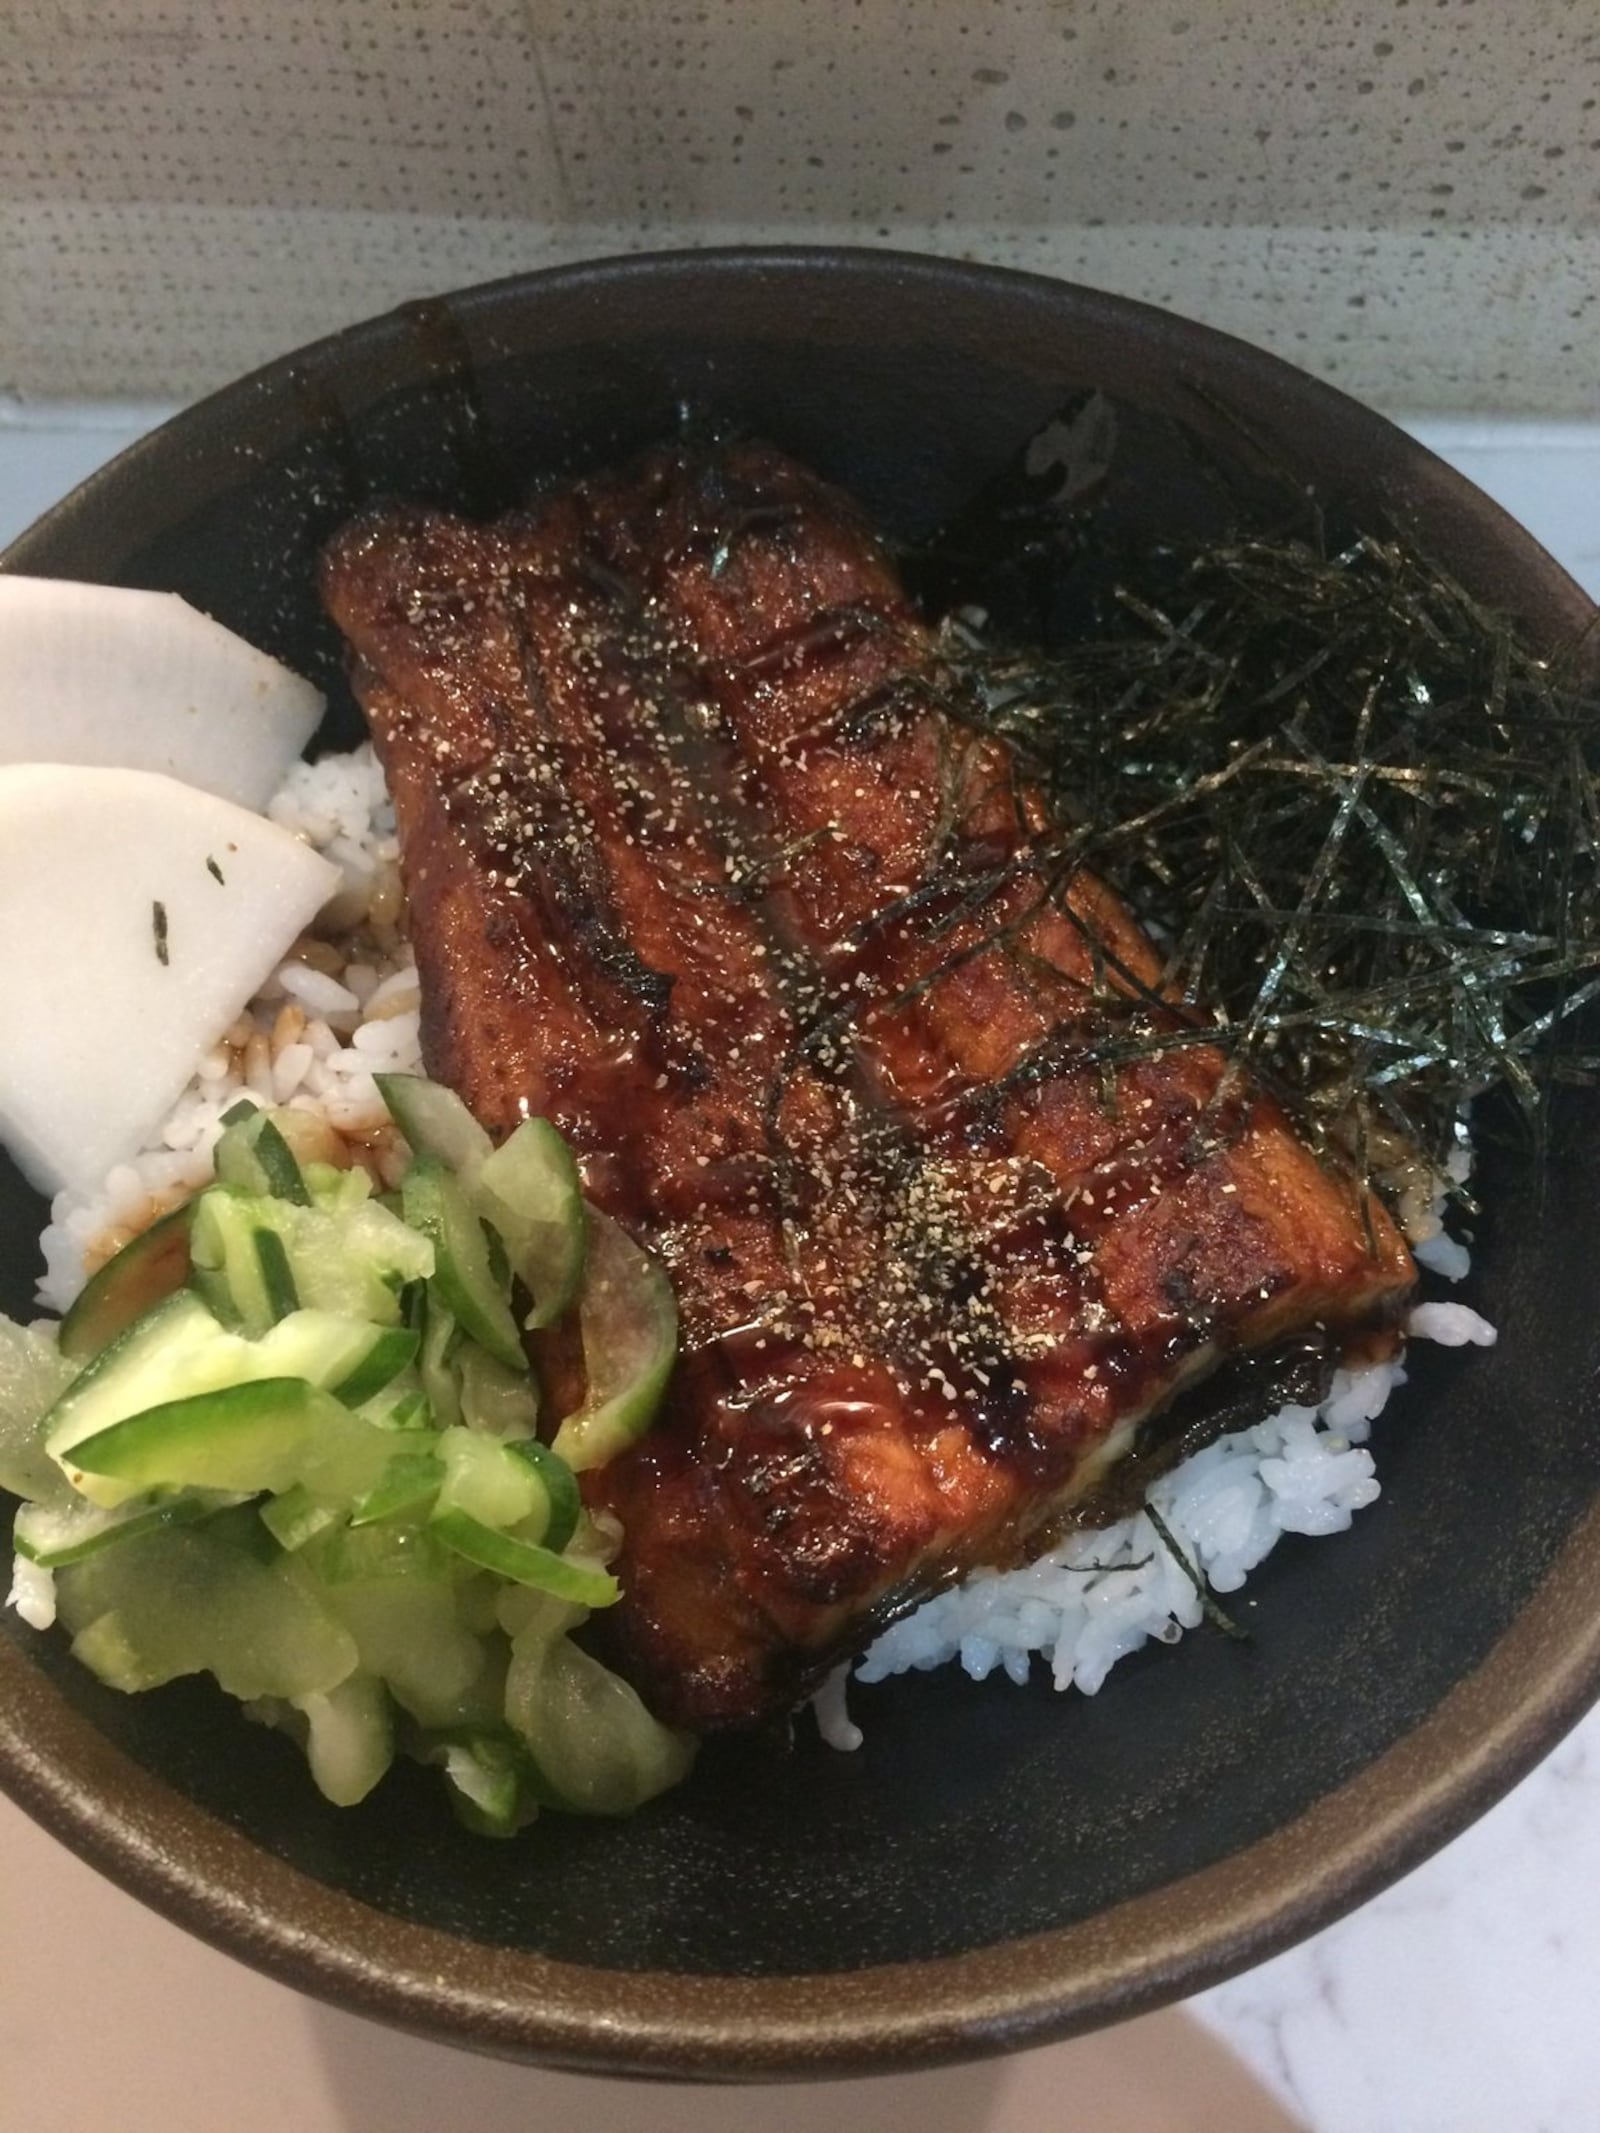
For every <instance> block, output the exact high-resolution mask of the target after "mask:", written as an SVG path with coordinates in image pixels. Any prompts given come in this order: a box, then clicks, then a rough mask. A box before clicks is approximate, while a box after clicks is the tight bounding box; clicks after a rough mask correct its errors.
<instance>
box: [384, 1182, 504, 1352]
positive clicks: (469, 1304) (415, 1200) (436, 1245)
mask: <svg viewBox="0 0 1600 2133" xmlns="http://www.w3.org/2000/svg"><path fill="white" fill-rule="evenodd" d="M400 1195H401V1202H402V1205H403V1206H404V1208H405V1217H406V1221H407V1222H408V1223H409V1224H410V1225H411V1227H412V1228H413V1229H414V1230H417V1231H419V1232H420V1233H421V1235H422V1236H424V1237H425V1238H426V1239H427V1240H428V1242H429V1243H430V1244H431V1245H432V1246H433V1257H434V1266H433V1287H434V1289H435V1290H436V1291H437V1293H438V1295H439V1297H440V1299H441V1301H442V1302H443V1303H444V1305H445V1308H446V1309H447V1310H448V1311H449V1312H450V1315H451V1316H452V1317H453V1318H454V1319H455V1320H456V1321H457V1322H458V1323H459V1325H460V1326H461V1328H462V1330H463V1331H464V1332H466V1333H467V1334H469V1335H470V1336H471V1337H472V1339H473V1340H475V1341H477V1343H478V1344H479V1346H480V1347H483V1348H486V1349H487V1350H488V1352H489V1353H490V1354H491V1355H492V1356H493V1357H494V1359H495V1361H496V1362H497V1363H500V1364H502V1365H503V1366H504V1368H505V1369H507V1370H511V1371H515V1372H517V1373H519V1374H521V1373H524V1372H526V1370H527V1368H528V1359H527V1357H526V1356H525V1355H524V1354H523V1352H522V1338H521V1335H520V1334H519V1333H518V1331H517V1322H516V1320H515V1318H513V1316H512V1315H511V1305H510V1303H509V1302H508V1300H507V1297H506V1285H505V1284H504V1283H502V1282H500V1281H497V1280H496V1278H495V1274H494V1269H493V1267H492V1266H491V1264H490V1258H489V1240H488V1238H487V1236H486V1235H485V1233H484V1227H483V1224H482V1222H481V1221H480V1220H479V1219H478V1216H477V1215H476V1214H475V1213H474V1211H473V1208H472V1203H471V1201H470V1200H469V1199H468V1197H467V1195H466V1193H465V1192H464V1191H463V1189H462V1188H461V1186H460V1185H459V1184H458V1183H457V1182H456V1180H455V1179H454V1178H453V1177H452V1176H451V1174H450V1172H449V1171H448V1170H447V1169H446V1168H445V1167H444V1165H443V1163H441V1162H440V1161H439V1159H438V1158H437V1157H436V1156H431V1155H419V1156H416V1157H415V1158H414V1159H413V1161H412V1164H411V1167H410V1169H409V1170H408V1171H407V1172H406V1174H405V1177H404V1179H403V1180H402V1182H401V1186H400Z"/></svg>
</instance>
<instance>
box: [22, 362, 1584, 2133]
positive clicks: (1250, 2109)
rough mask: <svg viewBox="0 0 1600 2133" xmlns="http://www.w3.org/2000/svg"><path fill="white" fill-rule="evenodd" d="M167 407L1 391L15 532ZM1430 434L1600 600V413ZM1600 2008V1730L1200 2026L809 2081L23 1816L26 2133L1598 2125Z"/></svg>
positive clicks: (1214, 2003)
mask: <svg viewBox="0 0 1600 2133" xmlns="http://www.w3.org/2000/svg"><path fill="white" fill-rule="evenodd" d="M156 413H157V411H156V410H152V409H142V408H141V409H127V408H66V409H34V410H29V409H25V408H17V407H15V406H7V405H3V404H0V545H3V543H4V542H5V541H6V540H8V539H9V538H10V537H11V536H12V535H13V534H14V533H15V532H16V531H18V530H19V529H20V528H21V527H22V526H23V525H25V524H27V523H28V521H29V520H30V519H31V518H33V517H34V516H35V515H37V513H38V512H40V511H41V510H43V509H44V508H46V506H47V505H48V504H49V503H51V502H52V501H53V500H54V499H55V498H56V497H57V496H59V495H60V494H62V493H63V492H64V491H65V490H66V489H67V488H69V487H71V486H72V485H73V483H75V482H76V481H78V480H81V479H82V478H83V476H84V475H85V474H86V473H88V472H89V471H91V469H92V468H93V467H94V466H96V465H97V464H99V463H100V461H101V460H103V459H104V458H106V457H108V456H109V455H110V454H111V453H112V452H114V451H116V450H118V449H120V448H121V446H122V445H123V444H124V443H126V442H128V441H129V440H130V439H131V438H132V437H133V436H134V435H136V434H138V432H139V431H140V430H141V429H142V428H144V427H146V426H147V425H148V423H149V422H150V421H151V420H152V419H154V417H155V414H156ZM1411 426H1412V427H1414V428H1415V429H1416V430H1417V431H1418V433H1419V434H1421V435H1423V436H1424V437H1425V439H1426V441H1428V442H1429V443H1431V444H1433V445H1434V447H1435V449H1437V450H1441V451H1442V452H1443V453H1444V454H1445V456H1446V457H1448V458H1450V459H1452V460H1453V461H1454V462H1455V463H1456V464H1457V465H1458V466H1460V467H1461V468H1462V470H1463V471H1464V472H1466V473H1468V474H1469V475H1470V476H1471V477H1472V479H1473V480H1475V481H1477V482H1478V483H1479V484H1480V485H1481V486H1482V487H1484V488H1486V489H1488V490H1489V491H1490V493H1491V494H1493V495H1495V496H1497V497H1498V498H1499V499H1500V501H1501V502H1503V503H1504V504H1505V505H1506V506H1507V508H1508V509H1510V510H1511V511H1513V513H1514V514H1515V515H1516V516H1517V517H1519V518H1521V519H1522V520H1523V522H1524V523H1525V524H1526V525H1528V526H1529V527H1530V528H1531V529H1532V530H1533V531H1534V532H1535V533H1537V534H1538V535H1539V537H1540V538H1541V539H1542V540H1543V541H1544V543H1545V545H1546V546H1547V547H1548V548H1550V549H1551V550H1552V552H1553V553H1555V554H1556V555H1558V556H1559V557H1560V558H1561V559H1562V560H1563V561H1564V562H1565V563H1566V564H1567V567H1568V568H1569V569H1571V570H1572V571H1573V573H1574V575H1575V576H1577V577H1578V578H1579V579H1580V580H1581V581H1582V582H1583V583H1585V584H1586V585H1587V586H1588V588H1589V590H1590V591H1591V592H1593V593H1595V594H1596V595H1597V596H1600V508H1597V502H1600V424H1589V425H1586V424H1560V425H1551V424H1512V423H1503V422H1495V421H1492V420H1485V421H1482V422H1464V421H1460V420H1451V421H1449V422H1417V423H1414V424H1412V425H1411ZM1597 1998H1600V1714H1595V1715H1592V1716H1591V1717H1590V1718H1589V1719H1588V1720H1587V1721H1586V1722H1585V1723H1584V1724H1583V1725H1582V1726H1580V1727H1579V1728H1578V1729H1577V1731H1576V1732H1574V1733H1573V1734H1571V1735H1570V1736H1569V1737H1568V1739H1567V1740H1566V1741H1565V1742H1563V1743H1562V1745H1561V1746H1560V1747H1559V1748H1557V1750H1556V1751H1555V1753H1554V1754H1553V1755H1551V1756H1550V1757H1549V1758H1548V1759H1547V1761H1546V1762H1545V1763H1544V1764H1543V1765H1542V1766H1541V1767H1540V1768H1539V1769H1538V1770H1537V1771H1535V1772H1534V1774H1533V1775H1532V1776H1531V1777H1530V1778H1528V1779H1527V1780H1525V1781H1524V1783H1523V1784H1522V1785H1520V1786H1519V1787H1518V1788H1517V1789H1516V1791H1514V1792H1513V1793H1512V1794H1511V1795H1510V1796H1509V1798H1507V1799H1506V1800H1505V1801H1503V1802H1502V1803H1501V1804H1500V1806H1499V1807H1497V1808H1496V1809H1494V1810H1493V1811H1492V1812H1491V1813H1490V1814H1489V1815H1487V1816H1485V1817H1484V1819H1483V1820H1482V1821H1480V1822H1479V1823H1478V1824H1477V1825H1476V1826H1475V1827H1474V1828H1472V1829H1471V1830H1469V1831H1468V1832H1467V1833H1466V1834H1465V1835H1464V1836H1462V1837H1460V1838H1458V1839H1457V1841H1456V1842H1455V1843H1454V1844H1452V1845H1450V1846H1449V1847H1448V1848H1447V1849H1446V1850H1445V1851H1443V1852H1441V1853H1440V1854H1439V1855H1438V1856H1437V1857H1436V1858H1434V1859H1433V1860H1431V1861H1429V1862H1428V1863H1427V1864H1426V1865H1424V1866H1423V1867H1421V1868H1420V1869H1419V1870H1418V1871H1417V1872H1415V1873H1413V1874H1412V1875H1410V1876H1409V1877H1408V1878H1407V1879H1406V1880H1405V1881H1403V1882H1401V1883H1399V1884H1398V1885H1397V1886H1396V1887H1395V1888H1393V1889H1391V1890H1389V1891H1388V1892H1387V1893H1386V1894H1385V1895H1383V1896H1380V1897H1379V1898H1377V1899H1376V1900H1375V1901H1374V1902H1372V1903H1370V1904H1368V1905H1366V1906H1365V1907H1364V1908H1363V1909H1362V1910H1360V1911H1358V1912H1356V1913H1354V1914H1353V1915H1352V1916H1351V1917H1349V1918H1347V1919H1344V1920H1343V1921H1341V1922H1340V1923H1339V1924H1337V1925H1335V1926H1333V1927H1331V1928H1330V1929H1329V1930H1328V1931H1326V1932H1324V1933H1321V1934H1319V1935H1318V1936H1316V1938H1314V1939H1313V1940H1311V1941H1308V1942H1306V1943H1304V1944H1303V1945H1302V1946H1300V1947H1299V1948H1296V1949H1294V1950H1292V1951H1291V1952H1290V1953H1289V1954H1287V1955H1284V1956H1281V1957H1279V1958H1278V1959H1277V1960H1276V1961H1274V1962H1270V1963H1267V1964H1265V1965H1263V1966H1262V1967H1260V1968H1259V1969H1256V1970H1253V1971H1250V1972H1248V1973H1246V1974H1245V1975H1244V1976H1242V1977H1240V1978H1237V1979H1235V1980H1234V1981H1233V1982H1232V1983H1230V1984H1227V1985H1224V1986H1221V1987H1219V1988H1218V1989H1217V1990H1215V1991H1212V1992H1208V1993H1204V1994H1202V1995H1201V1996H1200V1997H1199V1998H1197V1999H1195V2000H1193V2001H1191V2002H1189V2003H1188V2004H1187V2006H1186V2007H1184V2008H1182V2009H1175V2010H1172V2011H1170V2012H1167V2013H1163V2014H1158V2015H1153V2016H1147V2017H1144V2018H1143V2019H1141V2020H1139V2021H1136V2022H1131V2023H1128V2024H1125V2025H1124V2026H1122V2027H1121V2028H1118V2029H1115V2030H1110V2031H1106V2032H1104V2033H1102V2034H1101V2035H1099V2036H1096V2037H1090V2038H1085V2039H1081V2040H1078V2041H1077V2042H1074V2043H1071V2044H1065V2045H1058V2046H1053V2047H1051V2048H1048V2049H1045V2050H1041V2051H1035V2052H1028V2053H1023V2054H1021V2055H1018V2056H1016V2057H1013V2058H1010V2059H1006V2060H1002V2061H995V2062H990V2063H987V2064H983V2065H979V2066H972V2067H962V2068H955V2069H950V2070H946V2071H941V2072H936V2073H929V2074H919V2075H910V2076H891V2077H885V2078H883V2079H879V2080H876V2081H870V2082H849V2083H843V2084H836V2085H835V2084H829V2085H824V2086H822V2087H819V2088H809V2089H808V2088H776V2087H772V2088H760V2089H754V2090H749V2089H745V2090H709V2089H700V2088H693V2089H685V2088H669V2087H663V2086H656V2085H653V2084H647V2083H618V2082H610V2081H599V2080H593V2079H588V2078H585V2077H581V2076H574V2075H566V2074H554V2073H546V2072H542V2071H538V2070H533V2069H529V2068H524V2067H518V2066H511V2065H505V2064H501V2063H499V2062H495V2061H490V2060H484V2059H480V2058H475V2057H471V2056H469V2055H467V2054H465V2053H460V2052H456V2051H452V2050H450V2049H448V2048H446V2047H443V2046H439V2045H434V2044H424V2043H419V2042H417V2041H415V2040H413V2039H410V2038H407V2037H402V2036H399V2035H396V2034H393V2033H391V2032H389V2031H386V2030H383V2029H380V2028H378V2027H376V2026H374V2025H373V2024H371V2023H368V2022H365V2021H362V2020H360V2019H358V2018H356V2017H353V2016H349V2015H345V2014H340V2013H337V2012H335V2011H333V2010H331V2009H328V2008H325V2007H322V2006H319V2005H318V2004H316V2003H315V2002H313V2001H310V2000H307V1999H304V1998H302V1997H301V1996H299V1995H298V1994H296V1993H293V1992H291V1991H289V1990H287V1989H286V1988H285V1987H283V1986H280V1985H277V1984H274V1983H271V1982H270V1981H268V1980H267V1979H265V1978H262V1977H258V1976H257V1975H255V1974H254V1973H253V1972H251V1971H249V1970H246V1969H245V1968H244V1967H243V1966H241V1965H240V1964H238V1963H235V1962H234V1961H232V1960H231V1959H230V1958H229V1957H226V1956H223V1955H219V1954H217V1953H216V1952H215V1951H214V1950H212V1949H210V1948H208V1947H205V1946H203V1945H202V1944H201V1943H200V1942H198V1941H195V1940H192V1939H190V1938H189V1937H188V1936H187V1935H185V1934H183V1933H181V1932H179V1931H178V1930H177V1929H176V1928H175V1927H172V1926H170V1925H168V1924H166V1922H165V1921H164V1920H162V1919H159V1918H157V1917H156V1916H155V1915H154V1914H152V1913H151V1912H148V1911H146V1910H144V1909H143V1908H142V1907H141V1906H140V1905H138V1904H136V1903H135V1902H133V1900H132V1899H131V1898H129V1897H126V1896H124V1895H123V1894H122V1893H121V1892H120V1891H119V1890H117V1889H115V1888H113V1887H112V1886H111V1885H110V1884H109V1883H107V1882H105V1881H102V1880H101V1879H100V1878H99V1877H98V1876H97V1875H95V1874H93V1873H91V1872H90V1871H89V1869H88V1868H86V1867H84V1866H82V1865H80V1864H79V1863H78V1861H77V1860H75V1859H74V1858H72V1857H71V1856H70V1855H69V1854H68V1853H67V1852H65V1851H64V1850H62V1849H61V1847H60V1846H58V1845H57V1844H55V1843H54V1842H53V1841H52V1840H51V1839H50V1838H48V1837H46V1836H45V1835H44V1834H43V1833H42V1832H41V1831H39V1830H38V1829H36V1828H35V1827H34V1826H33V1824H31V1823H30V1822H29V1821H28V1820H27V1818H26V1817H25V1816H23V1815H22V1814H20V1813H19V1812H18V1811H17V1810H16V1809H15V1808H13V1807H11V1806H10V1805H9V1803H6V1802H3V1801H0V2133H88V2129H89V2128H95V2129H97V2133H258V2129H259V2133H269V2129H270V2133H280V2129H282V2128H284V2127H292V2128H293V2129H294V2133H455V2129H457V2128H462V2127H471V2128H472V2129H473V2133H522V2129H527V2128H534V2127H543V2126H550V2127H553V2128H555V2127H559V2128H560V2129H561V2133H635V2129H636V2133H680V2129H681V2133H691V2129H692V2133H733V2129H735V2128H739V2129H744V2128H754V2129H760V2133H834V2129H835V2128H837V2127H838V2126H840V2125H846V2124H847V2125H851V2126H854V2127H863V2128H868V2129H875V2128H878V2127H891V2126H901V2125H905V2126H915V2127H916V2128H917V2129H918V2133H1054V2129H1058V2128H1059V2129H1062V2133H1066V2129H1068V2128H1072V2129H1077V2128H1083V2129H1086V2133H1293V2129H1294V2128H1296V2127H1299V2128H1302V2129H1304V2133H1593V2129H1596V2128H1600V2021H1597V2019H1596V2013H1595V2007H1596V2001H1597ZM1235 2055H1237V2056H1235Z"/></svg>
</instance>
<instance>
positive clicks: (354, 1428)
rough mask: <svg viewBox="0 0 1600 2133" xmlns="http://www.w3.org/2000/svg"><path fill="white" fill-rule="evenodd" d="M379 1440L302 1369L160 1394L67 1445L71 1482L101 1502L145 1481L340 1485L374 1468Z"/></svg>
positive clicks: (241, 1486) (247, 1488) (203, 1485)
mask: <svg viewBox="0 0 1600 2133" xmlns="http://www.w3.org/2000/svg"><path fill="white" fill-rule="evenodd" d="M387 1449H388V1448H387V1446H386V1445H385V1443H384V1441H383V1438H382V1437H381V1436H380V1434H379V1433H378V1432H377V1431H376V1430H374V1429H373V1428H372V1426H371V1425H370V1424H369V1423H366V1422H362V1421H360V1420H359V1419H358V1418H357V1417H356V1416H354V1415H353V1414H351V1412H350V1410H349V1409H348V1408H346V1407H343V1406H341V1405H340V1403H339V1402H338V1401H337V1400H335V1399H333V1398H332V1397H331V1395H329V1394H328V1393H325V1392H319V1391H318V1390H317V1389H316V1388H315V1387H314V1386H312V1385H308V1384H307V1383H306V1381H305V1380H304V1379H303V1378H256V1379H253V1380H247V1381H246V1382H245V1383H243V1384H237V1385H226V1386H220V1387H217V1388H216V1389H214V1390H212V1391H209V1392H201V1393H193V1394H191V1395H190V1396H189V1397H188V1398H187V1399H183V1400H169V1401H167V1402H166V1403H165V1404H164V1405H162V1406H160V1407H148V1408H145V1409H143V1410H141V1412H139V1413H138V1414H134V1415H129V1416H127V1417H125V1418H124V1419H123V1420H122V1421H119V1422H113V1423H111V1424H110V1425H109V1426H108V1427H107V1428H105V1429H103V1430H99V1431H97V1432H96V1433H95V1434H94V1435H93V1436H90V1437H81V1438H79V1439H78V1440H77V1442H76V1443H74V1444H73V1446H72V1447H71V1450H70V1452H69V1453H68V1454H67V1465H68V1469H69V1472H70V1474H71V1477H72V1479H73V1481H74V1484H75V1486H76V1487H78V1488H79V1489H80V1490H81V1491H82V1493H83V1494H84V1495H86V1496H88V1497H89V1498H90V1500H91V1501H92V1502H98V1503H102V1504H105V1505H106V1506H107V1507H111V1506H114V1505H115V1504H117V1503H119V1502H122V1501H125V1500H126V1498H127V1497H128V1496H130V1495H134V1494H137V1493H140V1492H142V1491H144V1490H147V1489H162V1488H165V1489H184V1488H199V1489H234V1490H239V1491H241V1492H242V1493H244V1494H245V1495H256V1494H258V1493H259V1492H261V1491H262V1490H268V1491H271V1492H273V1493H278V1492H281V1491H283V1490H285V1489H288V1488H290V1487H291V1486H292V1485H293V1484H294V1483H296V1482H304V1483H305V1484H306V1486H307V1487H308V1488H312V1489H314V1490H318V1491H320V1492H321V1493H324V1494H329V1495H336V1494H342V1493H344V1492H343V1490H342V1489H341V1488H340V1487H339V1486H338V1484H339V1482H340V1481H343V1480H345V1479H346V1478H347V1477H355V1476H359V1475H361V1474H362V1473H363V1472H365V1473H366V1475H367V1476H368V1479H369V1485H370V1481H373V1480H376V1478H377V1475H378V1474H379V1473H381V1471H382V1468H383V1463H384V1460H385V1458H386V1456H387Z"/></svg>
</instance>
